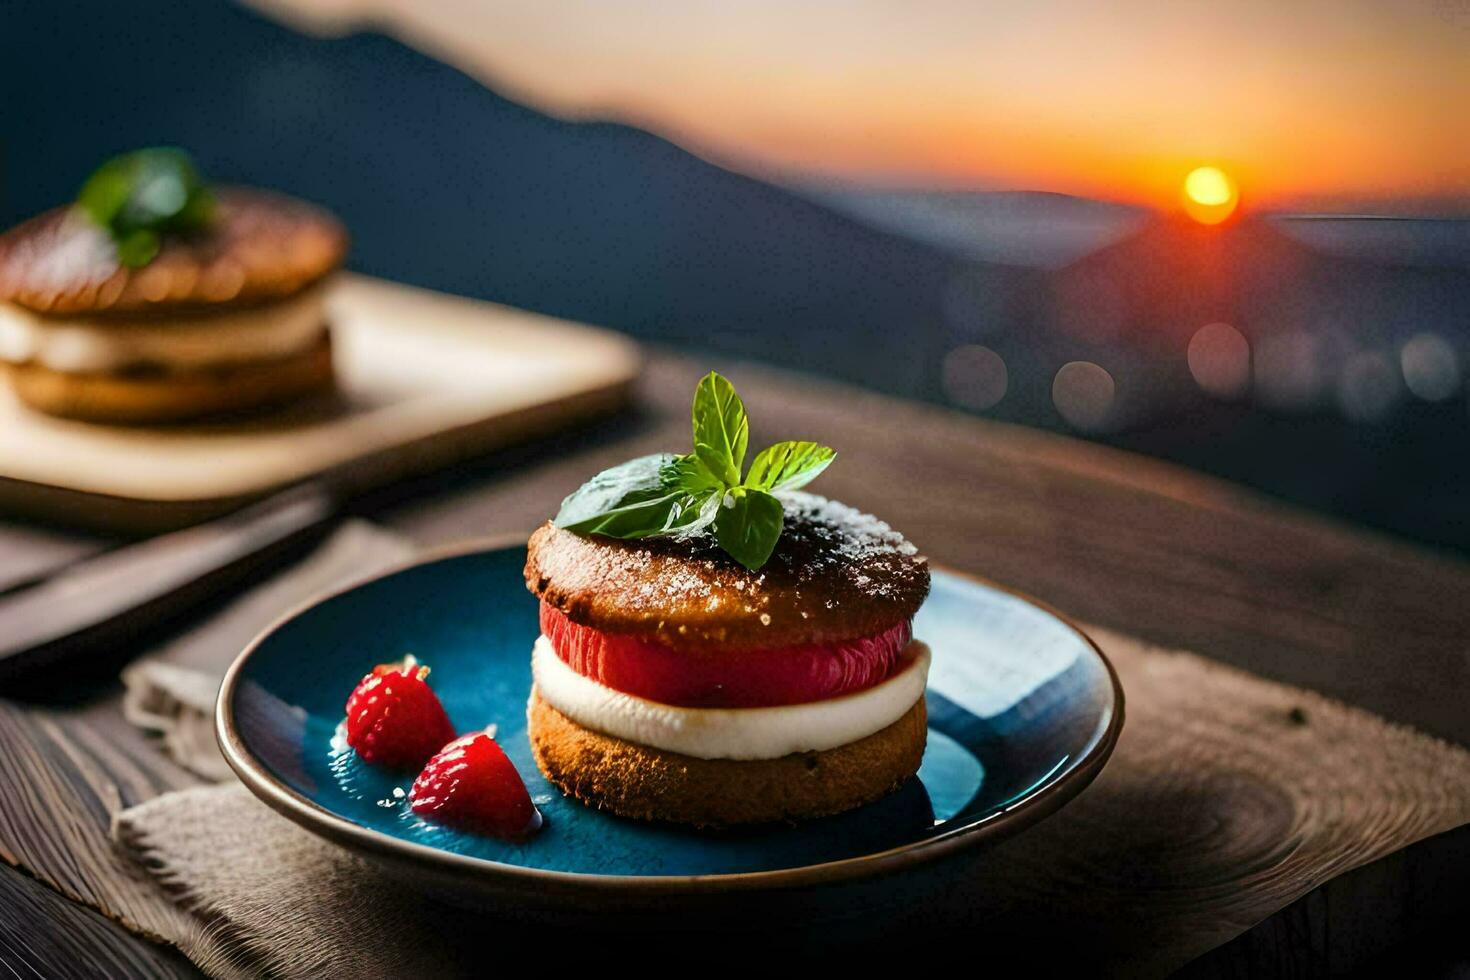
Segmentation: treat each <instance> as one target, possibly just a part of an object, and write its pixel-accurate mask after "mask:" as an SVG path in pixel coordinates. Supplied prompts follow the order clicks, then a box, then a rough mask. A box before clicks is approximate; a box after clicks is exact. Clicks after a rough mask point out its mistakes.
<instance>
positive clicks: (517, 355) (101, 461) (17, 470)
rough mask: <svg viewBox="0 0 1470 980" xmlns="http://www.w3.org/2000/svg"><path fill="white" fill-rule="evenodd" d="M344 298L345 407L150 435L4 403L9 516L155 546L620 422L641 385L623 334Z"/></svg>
mask: <svg viewBox="0 0 1470 980" xmlns="http://www.w3.org/2000/svg"><path fill="white" fill-rule="evenodd" d="M331 289H332V291H331V294H330V296H329V299H328V308H329V311H330V317H331V323H332V329H333V340H334V343H335V357H336V362H337V371H338V378H339V382H340V389H341V391H340V394H339V395H338V396H336V397H334V398H330V399H320V400H318V401H315V402H312V403H303V404H301V405H297V406H293V407H291V408H288V409H284V410H282V411H280V412H276V413H270V414H267V415H261V416H257V417H253V418H250V419H248V420H243V421H229V422H218V423H209V424H201V425H191V426H169V427H149V428H141V427H123V426H105V425H96V424H91V423H85V422H74V421H69V420H65V419H55V418H50V417H48V416H45V415H41V414H38V413H36V412H32V411H30V410H28V409H26V408H25V407H24V406H23V405H21V404H19V402H18V401H17V400H16V399H15V398H14V396H13V395H11V393H10V391H9V389H8V388H4V389H3V390H0V510H4V511H7V512H10V513H22V514H30V515H42V516H46V517H49V518H52V519H60V520H63V521H66V522H68V523H74V524H82V525H90V526H94V527H104V528H115V529H119V530H128V531H143V530H157V529H161V528H164V527H171V526H179V525H182V524H187V523H189V522H191V521H193V520H197V519H199V518H201V517H205V516H209V515H210V514H213V513H219V512H222V511H224V510H228V509H230V508H231V507H234V506H238V504H240V503H241V502H243V501H245V500H248V499H251V498H255V497H259V496H261V495H263V494H266V493H269V492H270V491H271V490H274V489H277V488H279V487H283V486H285V485H288V484H291V483H296V482H298V481H300V480H304V479H307V478H310V477H313V476H316V475H318V474H321V473H324V472H328V471H334V472H340V473H342V474H343V475H345V476H347V477H349V478H350V479H351V481H352V485H353V486H354V487H365V486H370V485H373V484H377V483H383V482H386V481H388V480H391V479H396V478H399V477H402V476H406V475H409V474H411V473H414V472H421V471H423V470H426V469H429V468H432V467H437V466H442V465H445V464H447V463H450V462H453V461H455V460H458V459H462V458H465V457H467V456H470V455H474V454H477V453H483V452H486V451H489V450H492V449H495V448H498V447H501V446H505V445H509V444H512V443H516V442H521V441H524V440H527V439H531V438H534V437H536V436H539V435H543V434H545V433H547V432H550V431H552V430H554V429H556V428H560V427H564V426H566V425H570V424H573V423H576V422H578V421H581V420H585V419H588V418H591V417H594V416H596V415H600V414H605V413H607V412H610V411H613V410H615V409H616V408H618V407H619V406H620V405H622V404H623V403H625V402H626V401H627V399H628V397H629V395H630V392H631V388H632V383H633V381H634V380H635V379H636V377H637V375H638V370H639V354H638V349H637V347H636V345H635V344H634V343H633V342H632V341H630V340H628V339H627V338H625V337H622V336H620V335H618V334H615V333H612V332H610V331H606V330H599V329H596V328H593V327H587V326H583V325H580V324H574V323H568V322H565V321H562V320H556V319H552V318H550V317H544V316H539V315H536V314H532V313H527V312H524V311H522V310H516V309H511V308H509V307H505V306H499V305H497V304H494V303H486V302H482V301H479V300H471V299H464V298H462V297H456V296H449V295H445V294H442V293H435V292H430V291H428V290H423V289H417V288H414V287H410V286H403V285H399V284H396V283H390V282H386V281H383V280H379V279H370V278H367V277H364V276H358V275H351V274H342V275H341V276H339V278H338V279H337V280H336V281H335V282H334V284H333V285H332V287H331Z"/></svg>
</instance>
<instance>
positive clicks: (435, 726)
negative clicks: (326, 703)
mask: <svg viewBox="0 0 1470 980" xmlns="http://www.w3.org/2000/svg"><path fill="white" fill-rule="evenodd" d="M428 676H429V668H427V667H424V666H421V665H420V664H419V662H418V661H417V660H415V659H414V658H413V657H412V656H407V657H404V658H403V659H402V660H400V661H399V662H398V663H394V664H379V665H378V666H376V667H374V668H373V672H372V673H371V674H368V675H367V676H366V677H364V678H363V679H362V682H361V683H360V684H358V685H357V687H356V688H355V689H354V690H353V692H352V696H351V697H349V698H348V699H347V722H346V727H347V744H348V745H350V746H352V747H353V749H355V750H356V751H357V754H358V755H359V756H360V757H361V758H362V760H363V761H364V762H370V763H372V764H373V765H377V766H388V767H390V768H393V769H414V768H416V767H418V766H422V765H423V764H424V762H425V760H427V759H428V758H429V757H430V756H432V755H433V754H434V753H435V752H438V751H439V749H441V748H442V747H443V746H444V744H445V743H446V742H448V741H449V740H451V739H452V738H454V727H453V726H452V725H450V724H449V716H448V715H446V714H445V713H444V706H443V705H442V704H440V703H439V698H438V697H437V696H436V695H435V694H434V691H433V689H432V688H430V687H429V684H428V681H427V680H426V679H425V678H427V677H428Z"/></svg>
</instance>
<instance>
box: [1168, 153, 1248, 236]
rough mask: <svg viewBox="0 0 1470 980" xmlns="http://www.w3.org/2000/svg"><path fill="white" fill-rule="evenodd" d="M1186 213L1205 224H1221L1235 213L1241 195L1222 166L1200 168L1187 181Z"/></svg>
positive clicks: (1184, 196) (1186, 178)
mask: <svg viewBox="0 0 1470 980" xmlns="http://www.w3.org/2000/svg"><path fill="white" fill-rule="evenodd" d="M1182 197H1183V200H1184V210H1185V212H1186V213H1188V214H1189V216H1190V217H1191V218H1193V219H1194V220H1195V221H1198V222H1200V223H1201V224H1206V225H1217V224H1219V223H1220V222H1222V221H1224V220H1225V219H1226V218H1228V217H1230V216H1231V215H1232V214H1234V213H1235V208H1236V205H1238V204H1239V203H1240V193H1239V191H1237V190H1236V187H1235V181H1233V180H1231V179H1230V177H1229V175H1228V174H1226V173H1225V171H1223V170H1221V169H1220V168H1219V167H1196V168H1195V169H1194V170H1191V171H1190V172H1189V176H1187V177H1185V178H1184V190H1183V194H1182Z"/></svg>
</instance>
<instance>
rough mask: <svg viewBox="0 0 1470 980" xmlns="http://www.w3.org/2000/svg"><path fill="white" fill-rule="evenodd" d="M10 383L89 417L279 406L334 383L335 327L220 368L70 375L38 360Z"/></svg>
mask: <svg viewBox="0 0 1470 980" xmlns="http://www.w3.org/2000/svg"><path fill="white" fill-rule="evenodd" d="M10 382H11V386H12V387H13V388H14V389H15V393H16V395H17V396H18V397H19V398H20V400H21V401H22V402H23V403H24V404H26V405H28V406H30V407H31V408H33V409H35V410H37V411H39V412H45V413H46V414H47V415H56V416H60V417H62V418H70V419H81V420H83V421H88V422H106V423H117V424H131V425H139V424H147V423H158V422H183V421H188V420H191V419H197V418H203V417H206V416H210V415H218V414H221V413H224V412H235V411H242V410H245V409H254V408H264V407H266V406H270V405H279V404H282V403H285V402H288V401H292V400H294V399H296V398H300V397H304V396H306V395H309V394H314V393H318V392H325V391H330V390H331V389H332V388H333V373H332V344H331V339H330V334H327V333H323V334H322V339H321V340H320V341H319V342H318V343H317V344H315V345H314V346H312V347H311V348H310V349H309V350H304V351H302V352H301V353H300V354H296V355H293V356H291V357H287V358H280V359H276V360H271V361H257V362H252V363H244V364H235V365H230V366H229V367H225V368H220V369H218V370H206V371H187V372H183V371H181V372H160V373H157V374H146V375H128V374H101V373H97V374H70V373H67V372H63V371H56V370H52V369H51V368H47V367H44V366H42V365H40V364H36V363H25V364H15V365H11V368H10Z"/></svg>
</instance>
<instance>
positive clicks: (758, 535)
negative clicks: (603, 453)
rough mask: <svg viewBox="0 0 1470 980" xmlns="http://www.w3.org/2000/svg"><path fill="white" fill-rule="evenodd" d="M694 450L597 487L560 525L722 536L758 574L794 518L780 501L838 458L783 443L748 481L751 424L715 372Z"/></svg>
mask: <svg viewBox="0 0 1470 980" xmlns="http://www.w3.org/2000/svg"><path fill="white" fill-rule="evenodd" d="M692 414H693V423H694V452H692V453H688V454H686V455H683V456H679V455H675V454H673V453H655V454H653V455H651V456H640V457H638V458H637V459H632V460H629V461H628V462H626V463H622V464H620V465H618V466H614V467H613V468H612V469H608V470H603V471H602V472H601V473H599V474H597V475H596V476H594V477H593V478H592V479H590V480H588V481H587V482H586V483H584V484H582V486H581V487H580V488H579V489H578V490H577V491H576V492H575V493H573V494H572V495H571V496H569V497H567V499H566V500H564V501H562V505H561V510H560V511H559V512H558V513H557V515H556V519H555V520H554V521H552V523H553V524H555V525H556V526H557V527H560V528H565V529H566V530H569V531H575V532H576V533H578V534H599V535H603V536H605V537H610V538H650V537H661V536H664V537H681V538H687V537H692V536H695V535H698V534H703V533H706V532H707V531H709V530H711V529H712V530H713V532H714V537H715V541H716V542H717V543H718V544H719V546H720V547H721V548H722V549H724V551H725V552H726V553H728V554H729V555H730V556H731V557H732V558H734V559H735V560H736V561H738V562H740V564H742V565H744V566H745V567H746V568H748V569H750V570H752V571H754V570H756V569H758V568H760V567H761V566H762V565H764V564H765V563H766V561H767V560H768V559H769V558H770V557H771V552H772V551H774V550H775V548H776V542H777V541H778V540H779V539H780V537H781V527H782V524H783V521H784V518H785V513H784V510H783V508H782V506H781V500H780V498H779V497H778V496H776V495H777V494H778V493H781V492H783V491H787V490H796V489H798V488H800V487H804V486H806V485H807V484H808V483H810V482H811V481H812V480H815V479H816V478H817V477H818V476H819V475H821V473H822V471H823V470H825V469H826V468H827V467H828V466H829V465H830V464H831V462H832V460H833V459H834V458H835V457H836V455H837V454H836V453H835V452H833V451H832V450H831V449H828V448H827V447H826V446H819V445H817V444H816V443H814V442H778V443H776V444H775V445H772V446H768V447H766V448H765V449H763V450H761V451H760V452H759V453H757V454H756V457H755V461H754V462H753V463H751V466H750V471H749V472H748V473H745V475H744V476H743V477H742V476H741V473H742V472H743V471H744V467H745V452H746V449H747V448H748V444H749V442H750V421H749V419H748V418H747V417H746V414H745V404H744V402H742V401H741V400H740V396H739V395H738V394H736V393H735V387H734V386H733V385H732V384H730V382H729V381H727V380H726V379H725V378H723V377H721V376H720V375H719V374H716V373H715V372H713V371H711V372H710V373H709V374H707V375H705V377H704V378H703V379H701V380H700V382H699V385H698V386H697V387H696V388H695V389H694V407H693V413H692Z"/></svg>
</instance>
